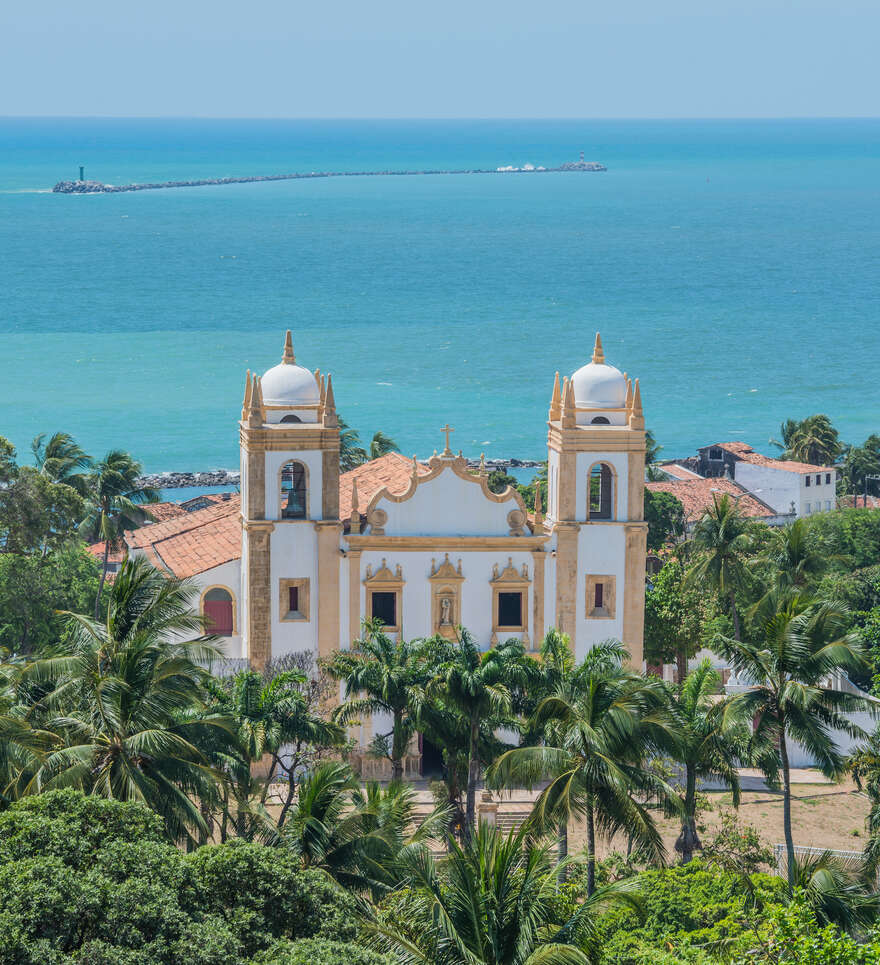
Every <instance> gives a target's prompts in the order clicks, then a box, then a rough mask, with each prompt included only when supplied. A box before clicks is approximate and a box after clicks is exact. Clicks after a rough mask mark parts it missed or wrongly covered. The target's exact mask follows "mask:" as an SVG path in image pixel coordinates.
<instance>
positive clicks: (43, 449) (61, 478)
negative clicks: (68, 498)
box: [31, 432, 92, 496]
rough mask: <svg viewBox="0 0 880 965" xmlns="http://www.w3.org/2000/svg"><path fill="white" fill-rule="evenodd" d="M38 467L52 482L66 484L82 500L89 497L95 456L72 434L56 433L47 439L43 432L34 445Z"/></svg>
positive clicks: (32, 444) (33, 449)
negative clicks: (90, 471)
mask: <svg viewBox="0 0 880 965" xmlns="http://www.w3.org/2000/svg"><path fill="white" fill-rule="evenodd" d="M31 452H33V454H34V465H35V466H36V467H37V469H38V470H39V471H40V473H41V474H42V475H43V476H46V478H47V479H51V480H52V482H57V483H66V484H67V485H68V486H70V487H71V488H72V489H75V490H76V491H77V492H78V493H79V494H80V496H86V495H87V494H88V476H87V470H88V469H90V468H91V465H92V459H91V456H89V455H87V453H86V452H85V451H84V450H83V449H82V448H81V447H80V446H79V445H78V444H77V442H76V441H75V440H74V438H73V436H72V435H70V433H68V432H56V433H54V434H53V435H51V436H49V438H48V440H47V439H46V433H45V432H41V433H40V434H39V435H38V436H37V437H36V438H35V439H34V440H33V442H32V443H31Z"/></svg>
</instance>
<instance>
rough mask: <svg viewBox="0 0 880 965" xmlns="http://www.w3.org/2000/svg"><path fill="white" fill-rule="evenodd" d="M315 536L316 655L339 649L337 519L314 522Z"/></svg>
mask: <svg viewBox="0 0 880 965" xmlns="http://www.w3.org/2000/svg"><path fill="white" fill-rule="evenodd" d="M315 529H316V531H317V536H318V656H319V657H329V656H330V654H331V653H333V652H334V651H335V650H338V649H339V609H340V600H339V567H340V564H341V562H342V555H341V553H340V552H339V534H340V533H341V532H342V524H341V523H340V522H339V519H338V517H337V519H335V520H322V521H320V522H316V523H315Z"/></svg>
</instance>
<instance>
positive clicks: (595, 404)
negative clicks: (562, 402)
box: [571, 362, 626, 409]
mask: <svg viewBox="0 0 880 965" xmlns="http://www.w3.org/2000/svg"><path fill="white" fill-rule="evenodd" d="M571 382H572V388H573V389H574V402H575V405H576V406H577V407H578V408H579V409H622V408H623V407H624V406H625V405H626V379H624V377H623V372H621V371H620V369H616V368H615V367H614V366H613V365H608V363H607V362H588V363H587V364H586V365H583V366H581V368H579V369H578V370H577V372H575V373H574V375H573V376H572V377H571Z"/></svg>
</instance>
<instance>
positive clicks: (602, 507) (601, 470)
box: [589, 462, 614, 519]
mask: <svg viewBox="0 0 880 965" xmlns="http://www.w3.org/2000/svg"><path fill="white" fill-rule="evenodd" d="M589 500H590V502H589V509H590V513H589V518H590V519H611V518H612V512H613V506H614V473H613V471H612V469H611V467H610V466H608V465H606V464H605V463H604V462H600V463H597V464H596V465H595V466H593V468H592V469H591V470H590V493H589Z"/></svg>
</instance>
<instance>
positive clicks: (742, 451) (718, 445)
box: [700, 442, 832, 476]
mask: <svg viewBox="0 0 880 965" xmlns="http://www.w3.org/2000/svg"><path fill="white" fill-rule="evenodd" d="M704 449H724V450H725V451H726V452H729V453H730V454H731V455H734V456H736V457H737V459H742V460H743V462H748V463H751V464H752V465H753V466H767V467H769V468H770V469H779V470H780V471H782V472H796V473H799V474H800V475H802V476H807V475H809V474H810V473H813V472H829V471H830V470H831V468H832V467H831V466H813V465H811V464H810V463H807V462H795V461H794V460H792V459H773V458H771V457H770V456H765V455H763V454H762V453H760V452H755V450H754V449H753V448H752V447H751V446H750V445H749V444H748V443H747V442H715V443H713V444H712V445H711V446H700V452H702V451H703V450H704Z"/></svg>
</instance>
